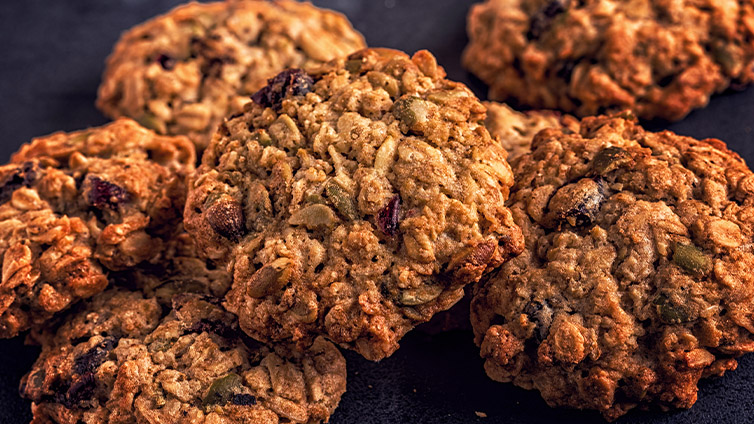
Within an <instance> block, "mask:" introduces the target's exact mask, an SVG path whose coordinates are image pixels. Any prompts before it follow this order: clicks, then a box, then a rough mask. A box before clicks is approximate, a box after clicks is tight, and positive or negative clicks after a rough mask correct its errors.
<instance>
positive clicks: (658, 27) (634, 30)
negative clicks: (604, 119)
mask: <svg viewBox="0 0 754 424" xmlns="http://www.w3.org/2000/svg"><path fill="white" fill-rule="evenodd" d="M468 33H469V39H470V40H471V41H470V44H469V46H468V47H467V49H466V51H465V53H464V58H463V61H464V65H465V66H466V68H468V69H469V70H470V71H471V72H473V73H474V74H476V75H477V76H478V77H479V78H480V79H481V80H482V81H484V82H485V83H487V84H488V85H489V86H490V91H489V97H490V99H492V100H501V101H503V100H504V101H516V102H518V103H519V104H521V105H525V106H529V107H534V108H545V109H560V110H563V111H565V112H568V113H574V114H577V115H579V116H588V115H595V114H597V113H604V112H605V111H608V110H611V109H617V110H622V109H625V108H630V109H632V110H634V111H635V112H636V114H637V115H638V116H639V117H641V118H646V119H652V118H663V119H667V120H679V119H681V118H683V117H684V116H686V114H688V113H689V112H690V111H691V110H693V109H696V108H700V107H703V106H705V105H706V104H707V102H708V101H709V97H710V96H711V95H712V94H715V93H719V92H722V91H723V90H725V89H727V88H729V87H732V86H733V87H741V86H743V85H745V84H749V83H750V82H751V81H752V78H753V77H754V69H753V65H754V3H753V2H752V1H751V0H737V1H725V2H715V1H702V2H699V1H694V0H682V1H654V0H535V1H527V0H488V1H486V2H485V3H483V4H479V5H475V6H474V7H473V8H472V10H471V12H470V14H469V17H468Z"/></svg>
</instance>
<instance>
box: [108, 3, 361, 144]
mask: <svg viewBox="0 0 754 424" xmlns="http://www.w3.org/2000/svg"><path fill="white" fill-rule="evenodd" d="M363 47H365V43H364V39H363V37H362V36H361V34H359V33H358V32H357V31H356V30H354V29H353V28H352V27H351V24H350V23H349V22H348V20H347V19H346V18H345V17H344V16H343V15H341V14H339V13H335V12H332V11H328V10H322V9H318V8H316V7H314V6H312V5H311V4H309V3H300V2H297V1H287V0H278V1H258V0H254V1H226V2H215V3H206V4H200V3H189V4H187V5H184V6H180V7H178V8H176V9H174V10H172V11H170V12H168V13H167V14H165V15H163V16H159V17H156V18H154V19H151V20H149V21H147V22H145V23H143V24H141V25H139V26H137V27H135V28H133V29H131V30H129V31H128V32H126V33H125V34H124V35H123V36H122V38H121V40H120V41H119V42H118V43H117V44H116V46H115V48H114V51H113V53H112V54H111V55H110V57H109V58H108V60H107V69H106V70H105V74H104V76H103V81H102V85H101V86H100V88H99V95H98V99H97V107H98V108H99V109H101V110H102V111H103V112H104V113H105V114H106V115H108V116H110V117H112V118H116V117H120V116H127V117H131V118H133V119H136V120H138V121H139V122H140V123H142V125H145V126H147V127H148V128H152V129H153V130H155V131H157V132H159V133H161V134H184V135H187V136H189V137H190V138H191V139H192V141H194V143H195V144H196V146H197V149H198V150H199V151H201V150H203V149H204V148H205V147H206V146H207V144H209V140H210V138H211V137H212V134H213V133H214V131H215V129H216V128H217V124H219V123H220V122H221V121H222V119H223V118H225V117H226V116H228V115H231V114H233V113H236V112H239V111H241V110H242V108H243V104H244V103H247V102H249V101H250V99H249V96H250V95H251V94H252V93H254V92H256V91H257V90H258V89H260V88H261V87H262V86H264V85H265V83H266V81H267V79H268V78H271V77H273V76H275V74H277V73H278V72H280V71H282V70H283V69H286V68H289V67H309V66H313V65H318V64H322V63H324V62H326V61H328V60H331V59H335V58H336V57H340V56H344V55H347V54H349V53H351V52H354V51H356V50H359V49H361V48H363Z"/></svg>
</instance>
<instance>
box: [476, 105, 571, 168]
mask: <svg viewBox="0 0 754 424" xmlns="http://www.w3.org/2000/svg"><path fill="white" fill-rule="evenodd" d="M484 106H485V107H486V108H487V119H485V120H484V125H485V126H486V127H487V130H488V131H489V132H490V135H492V136H493V137H496V138H497V139H498V140H499V141H500V144H501V145H502V146H503V148H504V149H505V150H506V151H507V152H508V161H509V162H512V161H513V160H514V159H515V158H517V157H519V156H521V155H523V154H524V153H527V152H528V151H529V150H530V149H531V142H532V140H533V139H534V136H535V135H537V133H538V132H540V131H542V130H543V129H545V128H562V127H566V128H569V129H570V130H571V131H576V132H578V124H579V123H578V120H577V119H575V118H573V117H572V116H570V115H561V114H560V113H557V112H553V111H546V110H542V111H539V110H533V111H527V112H518V111H516V110H513V109H511V108H510V106H508V105H506V104H505V103H496V102H484Z"/></svg>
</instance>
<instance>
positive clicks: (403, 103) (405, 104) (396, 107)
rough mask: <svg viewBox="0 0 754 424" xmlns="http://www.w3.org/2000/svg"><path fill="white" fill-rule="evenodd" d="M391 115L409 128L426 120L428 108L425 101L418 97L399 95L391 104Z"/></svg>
mask: <svg viewBox="0 0 754 424" xmlns="http://www.w3.org/2000/svg"><path fill="white" fill-rule="evenodd" d="M393 115H394V116H395V117H396V118H398V119H399V120H400V121H401V122H402V123H404V124H406V125H407V126H408V127H409V129H410V128H412V127H414V126H415V125H417V124H420V123H424V122H426V121H427V115H429V109H428V108H427V104H426V102H425V101H424V100H422V99H420V98H419V97H416V96H410V97H401V98H400V99H398V100H396V101H395V103H394V104H393Z"/></svg>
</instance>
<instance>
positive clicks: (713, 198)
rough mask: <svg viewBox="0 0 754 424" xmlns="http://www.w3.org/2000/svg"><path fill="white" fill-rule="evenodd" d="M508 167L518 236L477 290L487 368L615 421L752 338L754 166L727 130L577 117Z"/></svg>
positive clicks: (727, 363)
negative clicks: (519, 248)
mask: <svg viewBox="0 0 754 424" xmlns="http://www.w3.org/2000/svg"><path fill="white" fill-rule="evenodd" d="M513 167H514V175H516V185H515V186H514V188H513V189H512V194H511V200H510V207H511V210H512V212H513V215H514V217H515V220H516V223H517V224H518V225H520V226H521V229H522V230H523V232H524V235H525V238H526V249H525V251H524V252H523V253H522V254H521V255H520V256H519V257H517V258H515V259H513V260H511V261H509V262H508V263H506V264H505V265H504V266H503V267H502V268H501V270H500V272H499V273H498V274H496V275H495V276H493V277H492V278H491V279H490V280H489V281H488V282H486V283H485V284H484V285H482V286H480V288H479V289H478V290H477V293H476V296H475V298H474V300H473V302H472V319H473V324H474V329H475V334H476V341H477V343H479V344H480V345H481V348H482V356H483V357H484V358H485V359H486V364H485V368H486V369H487V372H488V374H489V375H490V376H491V377H492V378H493V379H496V380H500V381H513V382H514V383H516V384H518V385H520V386H522V387H525V388H529V389H531V388H535V389H538V390H539V391H541V392H542V395H543V397H544V398H545V400H547V402H548V403H550V404H551V405H567V406H571V407H575V408H589V409H597V410H599V411H601V412H602V413H603V414H604V415H605V416H606V417H607V418H609V419H614V418H617V417H618V416H620V415H622V414H623V413H625V412H626V411H627V410H628V409H630V408H632V407H635V406H637V404H638V405H643V406H646V405H648V404H650V403H660V404H662V405H665V406H676V407H690V406H691V405H692V404H693V403H694V402H695V401H696V393H697V381H698V380H699V379H700V378H701V377H705V376H709V375H712V374H715V375H719V374H722V373H723V372H724V371H725V370H729V369H734V368H735V366H736V362H735V360H734V359H732V358H734V357H736V356H738V355H740V354H743V353H746V352H751V351H754V337H753V336H752V333H754V275H753V274H752V273H751V269H752V268H754V247H753V246H752V237H753V236H754V174H752V172H751V171H750V170H749V169H748V168H747V166H746V165H745V163H744V162H743V160H742V159H741V158H740V157H739V156H738V155H736V154H735V153H733V152H730V151H729V150H727V149H726V147H725V144H724V143H722V142H721V141H719V140H712V139H710V140H703V141H698V140H694V139H691V138H687V137H682V136H678V135H675V134H673V133H670V132H661V133H649V132H645V131H644V130H643V129H642V128H640V127H639V126H638V125H636V124H635V123H634V122H633V121H631V120H626V119H623V118H621V117H618V116H615V117H597V118H587V119H585V120H584V121H582V123H581V133H580V134H567V133H564V132H562V131H558V130H545V131H544V132H542V133H540V134H539V135H537V136H536V137H535V140H534V143H533V146H532V152H531V153H530V154H527V155H524V156H522V157H521V158H520V159H519V160H518V161H516V162H514V165H513Z"/></svg>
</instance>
